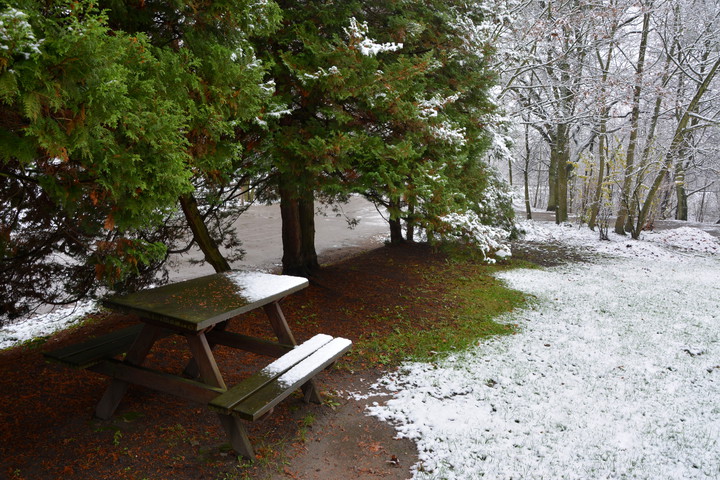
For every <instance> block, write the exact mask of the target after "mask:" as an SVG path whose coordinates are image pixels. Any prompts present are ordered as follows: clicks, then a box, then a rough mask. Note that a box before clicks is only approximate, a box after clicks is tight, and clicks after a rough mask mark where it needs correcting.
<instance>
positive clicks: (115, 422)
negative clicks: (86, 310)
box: [0, 245, 446, 480]
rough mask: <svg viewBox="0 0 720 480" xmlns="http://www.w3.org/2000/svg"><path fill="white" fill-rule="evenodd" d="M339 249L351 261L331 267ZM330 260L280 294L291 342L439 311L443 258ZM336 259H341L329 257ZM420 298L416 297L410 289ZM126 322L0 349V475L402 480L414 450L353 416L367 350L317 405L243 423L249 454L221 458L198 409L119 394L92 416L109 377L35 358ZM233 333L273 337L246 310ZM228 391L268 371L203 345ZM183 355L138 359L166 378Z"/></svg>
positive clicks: (168, 342) (349, 333)
mask: <svg viewBox="0 0 720 480" xmlns="http://www.w3.org/2000/svg"><path fill="white" fill-rule="evenodd" d="M348 253H353V254H355V255H354V256H352V257H350V258H344V259H343V257H345V256H346V255H347V254H348ZM323 260H324V261H326V262H327V261H332V262H334V263H332V265H327V266H325V267H324V268H323V269H322V270H321V271H320V272H319V273H318V274H317V276H315V277H314V278H313V279H312V282H311V286H310V287H309V288H307V289H305V290H303V291H302V292H299V293H296V294H294V295H292V296H290V297H288V298H287V299H286V300H285V301H284V303H283V310H284V312H285V315H286V317H287V318H288V321H289V323H290V326H291V328H292V329H293V331H294V333H295V335H296V337H297V339H298V341H303V340H305V339H307V338H310V337H311V336H313V335H314V334H316V333H318V332H322V333H327V334H330V335H333V336H343V337H346V338H350V339H351V340H353V341H355V342H356V345H359V344H358V343H357V341H358V340H361V339H363V338H366V337H368V336H371V335H382V334H383V333H384V332H389V331H391V329H392V324H391V322H388V321H387V318H388V317H387V315H386V313H387V309H388V307H392V306H394V305H396V304H398V302H402V303H403V307H404V311H405V312H406V313H407V314H408V315H411V316H412V317H411V318H424V319H431V320H432V319H433V318H436V317H437V316H438V315H441V314H442V310H443V309H441V308H439V306H440V305H442V304H443V302H444V300H443V293H444V289H445V286H444V284H443V279H442V278H433V275H429V274H428V272H432V271H433V270H434V269H436V268H442V267H443V266H444V265H445V264H446V263H445V259H444V257H443V256H442V255H441V254H438V253H436V252H433V251H432V250H431V249H430V248H428V247H426V246H422V245H413V246H407V247H402V248H396V247H381V248H375V249H373V250H370V251H367V252H364V253H359V254H358V253H357V252H347V251H345V252H341V251H336V252H329V253H328V255H326V257H325V258H324V259H323ZM339 260H342V261H339ZM419 292H421V293H419ZM134 322H136V319H134V318H132V317H127V316H121V315H117V314H109V313H108V314H103V315H100V316H99V317H98V318H97V320H96V321H93V322H90V323H88V324H86V325H84V326H82V327H79V328H75V329H71V330H67V331H64V332H60V333H58V334H56V335H54V336H53V337H52V338H50V339H48V340H47V341H46V342H35V343H32V344H27V345H24V346H21V347H17V348H14V349H10V350H6V351H3V352H0V382H1V384H2V388H1V389H0V415H2V422H1V423H0V438H1V439H2V442H1V443H0V478H7V479H28V480H29V479H80V480H85V479H87V480H90V479H92V480H100V479H113V480H119V479H138V480H139V479H179V480H184V479H187V480H198V479H233V478H238V479H239V478H257V479H263V478H273V479H281V478H296V479H338V478H346V479H355V478H358V479H364V478H368V479H370V478H388V479H404V478H409V477H410V472H409V468H410V466H411V465H413V464H414V463H415V462H416V460H417V456H416V451H415V447H414V445H413V444H412V443H411V442H409V441H407V440H403V441H400V440H396V439H395V438H394V436H395V431H394V429H393V428H392V427H391V426H388V425H387V424H384V423H382V422H379V421H377V420H375V419H374V418H372V417H368V416H366V415H365V412H364V408H365V405H366V404H367V403H368V402H370V401H372V400H363V401H355V400H349V399H348V398H347V395H344V394H343V392H353V391H355V392H364V391H367V389H368V386H369V385H370V384H371V383H372V382H373V381H374V380H375V379H376V378H377V377H379V376H380V375H381V374H382V370H381V369H380V368H379V366H380V363H379V359H378V358H376V357H375V356H374V355H373V354H372V353H371V352H363V351H359V350H361V349H360V348H355V349H354V351H353V353H352V354H350V355H348V356H347V357H346V359H345V360H344V361H343V362H342V364H341V365H339V366H338V367H336V368H334V369H331V370H328V371H325V372H323V373H321V374H320V376H319V382H320V385H321V390H322V391H323V393H324V396H325V398H326V399H327V400H326V402H325V403H324V404H323V405H314V404H305V403H303V402H302V401H301V399H300V396H299V395H296V396H293V397H291V398H290V399H288V400H286V401H284V402H283V403H282V404H280V405H279V406H278V407H276V409H275V412H274V413H273V414H272V415H270V416H269V417H267V418H264V419H262V420H260V421H258V422H255V423H253V424H251V425H249V431H250V437H251V440H252V442H253V444H254V446H255V448H256V459H254V461H253V462H245V461H243V460H242V459H238V458H237V456H236V455H235V454H234V453H233V452H232V451H230V450H229V448H228V445H227V443H226V440H225V438H224V435H223V432H222V430H221V428H220V425H219V422H218V421H217V417H216V416H215V415H214V414H213V413H212V412H210V411H209V409H208V408H206V407H205V406H204V405H198V404H193V403H190V402H187V401H185V400H182V399H178V398H175V397H172V396H168V395H165V394H161V393H155V392H153V391H149V390H147V389H144V388H140V387H132V386H131V387H130V389H129V390H128V393H127V395H126V396H125V398H124V399H123V402H122V403H121V405H120V408H119V409H118V411H117V413H116V414H115V416H114V417H113V418H112V419H110V420H107V421H102V420H98V419H94V418H93V410H94V405H95V403H96V402H97V400H98V399H99V398H100V396H101V394H102V392H103V390H104V388H105V386H106V385H107V382H108V379H107V378H106V377H103V376H101V375H98V374H96V373H93V372H88V371H84V370H73V369H69V368H66V367H64V366H61V365H57V364H54V363H49V362H47V361H46V360H45V359H44V357H43V356H42V351H44V350H51V349H55V348H58V347H61V346H63V345H66V344H70V343H74V342H77V341H79V340H81V339H83V338H87V337H91V336H94V335H98V334H102V333H105V332H108V331H112V330H115V329H117V328H119V327H121V326H125V325H129V324H132V323H134ZM230 329H231V330H233V331H237V332H239V333H243V334H248V335H253V336H259V337H265V338H272V333H271V331H270V328H269V325H268V322H267V320H266V318H265V317H264V316H263V315H261V314H258V313H253V314H250V315H245V316H243V317H241V318H239V319H237V320H236V321H233V322H232V323H231V327H230ZM216 357H217V360H218V364H219V366H220V369H221V371H222V372H223V374H224V376H225V379H226V381H228V383H229V384H233V383H236V382H237V381H238V380H239V379H241V378H242V377H243V376H245V375H247V374H248V373H249V372H252V371H254V370H257V369H258V368H259V367H260V366H262V365H264V364H266V363H268V361H269V360H268V359H267V358H263V357H258V356H254V355H249V354H248V355H238V354H237V351H232V350H230V349H227V348H225V347H218V348H217V349H216ZM188 358H189V353H188V352H187V348H186V345H185V344H184V342H182V339H181V338H179V337H177V338H173V337H169V338H167V339H164V340H162V341H161V342H160V343H159V345H158V347H157V348H156V349H154V350H153V352H152V353H151V355H150V358H149V360H148V363H149V364H150V365H151V366H153V367H155V368H160V369H165V370H167V371H175V372H176V371H178V370H180V369H182V366H183V365H184V364H185V362H186V361H187V360H188Z"/></svg>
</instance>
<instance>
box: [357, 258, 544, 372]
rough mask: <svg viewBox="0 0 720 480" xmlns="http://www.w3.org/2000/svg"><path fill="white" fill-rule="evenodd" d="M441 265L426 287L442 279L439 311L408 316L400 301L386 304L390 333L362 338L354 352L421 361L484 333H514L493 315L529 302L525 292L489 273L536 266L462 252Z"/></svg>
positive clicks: (388, 360) (385, 360)
mask: <svg viewBox="0 0 720 480" xmlns="http://www.w3.org/2000/svg"><path fill="white" fill-rule="evenodd" d="M449 258H450V260H448V262H447V263H446V265H445V266H443V267H440V268H436V269H433V270H432V271H430V272H428V273H427V282H428V288H427V289H426V291H432V290H433V287H432V286H433V284H435V285H437V284H438V281H439V280H438V279H441V281H440V283H441V284H442V285H444V286H445V288H447V291H446V292H445V293H444V295H443V302H442V303H443V305H446V306H447V307H446V309H445V310H443V311H441V312H440V313H439V314H438V315H437V316H436V317H438V318H434V319H422V318H421V319H417V318H408V315H406V314H405V313H404V308H403V306H402V304H401V305H398V306H396V307H394V308H392V309H386V310H387V312H386V316H385V318H386V320H387V321H388V322H390V323H391V324H392V325H393V327H392V332H391V333H390V334H377V335H374V336H371V338H368V339H363V340H361V341H360V342H358V344H356V346H355V351H356V352H358V353H361V354H362V355H365V356H366V358H370V359H371V360H374V361H376V362H377V363H378V364H380V365H396V364H398V363H399V362H401V361H403V360H418V361H424V360H429V359H431V358H437V357H438V356H442V355H447V354H448V353H452V352H455V351H459V350H463V349H466V348H468V347H471V346H473V345H476V344H477V343H478V342H479V341H481V340H482V339H485V338H489V337H493V336H496V335H508V334H512V333H513V332H515V328H516V326H515V325H509V324H503V323H498V322H496V321H495V319H496V318H497V317H498V316H500V315H502V314H504V313H507V312H510V311H512V310H513V309H515V308H518V307H522V306H524V305H526V304H527V302H528V301H529V298H528V296H527V295H525V294H523V293H521V292H519V291H516V290H512V289H510V288H507V287H506V286H505V285H504V284H503V283H502V282H501V281H500V280H498V279H496V278H495V277H494V276H493V274H495V273H497V272H499V271H502V270H507V269H511V268H534V267H535V266H534V265H532V264H528V263H527V262H522V261H517V260H509V261H505V262H503V263H502V264H495V265H488V264H485V263H479V262H478V261H477V258H474V257H473V256H472V255H468V254H465V253H464V252H462V251H456V252H452V253H451V254H450V256H449Z"/></svg>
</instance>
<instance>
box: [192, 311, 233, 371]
mask: <svg viewBox="0 0 720 480" xmlns="http://www.w3.org/2000/svg"><path fill="white" fill-rule="evenodd" d="M227 325H228V322H227V320H226V321H224V322H220V323H218V324H217V325H215V326H214V327H213V330H216V331H217V330H220V331H222V330H225V329H226V328H227ZM208 344H209V345H210V349H211V350H212V349H213V348H215V343H213V342H208ZM183 374H184V375H186V376H187V377H188V378H195V379H197V378H200V370H199V369H198V365H197V362H196V361H195V359H194V358H191V359H190V361H189V362H188V364H187V365H185V368H184V369H183Z"/></svg>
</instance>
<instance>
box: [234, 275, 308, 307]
mask: <svg viewBox="0 0 720 480" xmlns="http://www.w3.org/2000/svg"><path fill="white" fill-rule="evenodd" d="M224 275H225V276H226V277H227V278H228V279H230V280H231V281H232V282H233V283H234V284H235V285H236V286H237V288H238V292H239V293H240V294H241V295H243V296H244V297H245V298H247V300H248V301H249V302H250V303H253V302H258V301H260V300H262V299H264V298H268V297H271V296H273V295H277V294H278V293H281V292H284V291H287V290H291V289H293V288H296V287H299V286H301V285H307V283H308V281H307V279H305V278H302V277H293V276H292V275H273V274H270V273H265V272H227V273H225V274H224Z"/></svg>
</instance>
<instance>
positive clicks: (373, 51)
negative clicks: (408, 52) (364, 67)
mask: <svg viewBox="0 0 720 480" xmlns="http://www.w3.org/2000/svg"><path fill="white" fill-rule="evenodd" d="M343 30H344V31H345V34H346V35H347V36H348V40H349V41H350V46H351V47H355V48H356V49H358V50H360V53H362V54H363V55H365V56H368V57H373V56H375V55H377V54H378V53H381V52H394V51H396V50H400V49H401V48H402V47H403V44H402V43H395V42H390V43H377V42H376V41H375V40H373V39H372V38H368V36H367V33H368V24H367V22H362V23H359V22H358V21H357V19H356V18H355V17H351V18H350V27H348V28H343Z"/></svg>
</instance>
